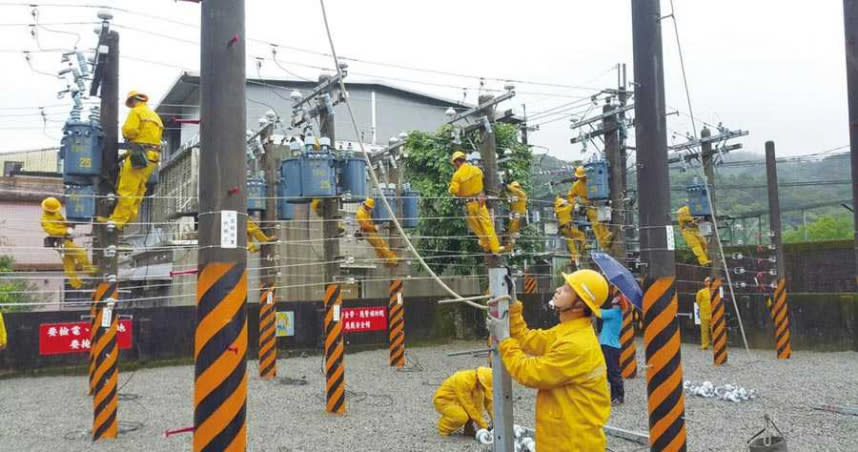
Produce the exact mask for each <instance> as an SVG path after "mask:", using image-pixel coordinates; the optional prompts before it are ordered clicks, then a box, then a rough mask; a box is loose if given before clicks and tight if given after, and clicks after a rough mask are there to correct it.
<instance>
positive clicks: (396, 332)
mask: <svg viewBox="0 0 858 452" xmlns="http://www.w3.org/2000/svg"><path fill="white" fill-rule="evenodd" d="M400 139H402V138H400ZM393 159H394V157H393V156H391V157H390V160H391V161H393ZM379 165H384V162H381V163H380V164H379ZM389 175H390V182H391V183H393V184H394V187H396V193H395V196H396V198H394V199H395V201H396V204H395V206H396V212H393V215H394V216H396V218H402V219H404V217H405V215H404V212H403V204H404V203H405V200H404V199H403V198H402V182H401V177H400V169H399V165H395V164H393V165H391V168H390V171H389ZM378 208H380V209H383V208H384V206H379V207H378ZM388 231H389V235H388V238H389V239H390V240H389V241H388V243H389V244H390V249H391V250H392V251H393V252H394V253H396V254H397V255H399V254H400V252H399V250H400V248H402V238H401V237H400V236H399V232H398V231H397V230H396V228H395V227H393V224H392V223H388ZM405 266H406V264H405V262H404V261H403V260H400V261H399V263H398V264H397V265H396V266H395V267H392V268H391V269H390V287H389V290H388V295H389V297H388V304H387V315H388V322H387V323H388V343H389V349H390V360H389V361H390V365H391V366H394V367H404V366H405V305H404V302H403V298H404V295H403V294H402V292H403V290H402V278H401V275H402V272H403V269H404V268H405Z"/></svg>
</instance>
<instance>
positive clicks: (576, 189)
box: [567, 166, 613, 250]
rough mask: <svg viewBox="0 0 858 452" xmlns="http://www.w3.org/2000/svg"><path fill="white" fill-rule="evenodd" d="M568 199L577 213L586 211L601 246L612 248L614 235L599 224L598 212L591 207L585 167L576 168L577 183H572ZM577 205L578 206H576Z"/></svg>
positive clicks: (604, 248)
mask: <svg viewBox="0 0 858 452" xmlns="http://www.w3.org/2000/svg"><path fill="white" fill-rule="evenodd" d="M567 197H568V198H569V204H572V206H573V207H574V210H575V211H584V212H585V213H586V215H587V219H588V220H590V226H591V227H592V228H593V234H595V235H596V241H597V242H599V246H600V247H601V248H602V249H603V250H606V249H608V247H610V246H611V238H612V237H613V234H612V233H611V231H609V230H608V228H607V227H606V226H605V225H604V224H602V223H601V222H599V213H598V210H597V209H596V207H595V206H591V205H590V198H589V197H588V195H587V170H585V169H584V167H583V166H579V167H578V168H575V182H573V183H572V188H570V189H569V194H568V196H567ZM576 203H577V204H578V205H577V206H576V205H575V204H576Z"/></svg>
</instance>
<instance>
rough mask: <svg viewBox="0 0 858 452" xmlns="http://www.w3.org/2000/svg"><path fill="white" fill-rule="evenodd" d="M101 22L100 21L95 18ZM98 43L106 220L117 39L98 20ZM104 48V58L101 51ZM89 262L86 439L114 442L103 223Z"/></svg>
mask: <svg viewBox="0 0 858 452" xmlns="http://www.w3.org/2000/svg"><path fill="white" fill-rule="evenodd" d="M99 17H102V16H99ZM102 19H103V20H104V22H102V34H101V36H100V39H99V46H98V47H99V49H98V60H97V61H98V62H97V65H98V66H97V69H98V71H97V73H98V76H97V77H96V78H94V80H93V86H92V88H91V91H90V94H91V95H94V94H95V93H96V92H97V91H98V90H99V89H100V91H101V106H100V110H101V124H102V130H103V133H104V136H103V139H102V145H101V171H102V177H101V178H100V180H99V181H98V185H97V187H96V193H97V195H98V197H97V198H96V200H97V202H96V215H101V216H104V217H107V216H109V215H110V213H111V211H112V209H113V205H112V203H111V202H110V196H111V195H113V187H114V185H115V183H116V174H117V172H118V169H117V161H118V157H117V153H118V150H119V134H118V128H119V33H117V32H115V31H109V30H108V28H107V20H105V18H104V17H102ZM104 47H106V49H107V52H106V54H105V53H103V52H102V49H103V48H104ZM94 232H95V237H94V238H93V251H92V260H93V262H94V264H95V265H96V266H97V267H98V269H99V272H100V273H101V277H102V279H101V280H100V281H99V282H98V283H97V285H96V287H95V292H94V293H93V297H92V299H93V306H92V310H91V311H92V312H91V313H92V315H93V319H92V325H91V327H90V343H91V348H90V366H89V369H90V382H89V383H90V392H91V393H92V395H93V400H92V406H93V423H92V439H93V441H97V440H100V439H108V438H109V439H115V438H116V436H117V434H118V432H119V421H118V411H119V395H118V393H117V381H118V378H119V370H118V367H117V361H118V358H119V356H118V355H119V347H118V344H117V342H116V335H117V333H118V327H119V316H118V315H116V314H115V313H114V308H115V306H116V303H117V302H118V301H119V285H118V278H117V275H118V273H119V261H118V257H117V255H116V244H117V242H118V234H119V233H118V231H116V230H115V229H114V230H109V229H108V228H107V225H106V224H104V223H100V224H96V225H94Z"/></svg>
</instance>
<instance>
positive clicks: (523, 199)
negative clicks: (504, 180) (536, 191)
mask: <svg viewBox="0 0 858 452" xmlns="http://www.w3.org/2000/svg"><path fill="white" fill-rule="evenodd" d="M506 191H507V199H508V200H509V210H510V220H509V224H508V225H507V227H506V232H507V234H508V237H509V243H507V244H506V246H505V248H508V249H512V247H513V245H514V244H515V239H517V238H518V233H519V231H520V230H521V223H522V218H525V217H527V192H525V191H524V189H523V188H521V184H520V183H519V182H518V181H512V182H511V183H509V184H507V186H506Z"/></svg>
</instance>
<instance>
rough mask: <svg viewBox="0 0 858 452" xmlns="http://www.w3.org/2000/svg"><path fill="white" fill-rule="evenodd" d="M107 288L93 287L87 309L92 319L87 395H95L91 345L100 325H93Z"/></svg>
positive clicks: (101, 285) (93, 353) (106, 286)
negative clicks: (90, 301) (90, 303)
mask: <svg viewBox="0 0 858 452" xmlns="http://www.w3.org/2000/svg"><path fill="white" fill-rule="evenodd" d="M109 287H110V285H106V284H99V285H97V286H96V287H95V291H93V292H92V305H90V308H89V315H90V318H91V319H92V320H90V324H89V343H90V347H89V395H93V394H94V393H95V348H94V347H93V346H92V345H93V344H95V336H96V334H97V333H98V327H99V325H101V324H100V323H95V322H96V316H97V314H98V311H100V310H101V306H100V300H102V299H104V291H106V290H107V289H108V288H109Z"/></svg>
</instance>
